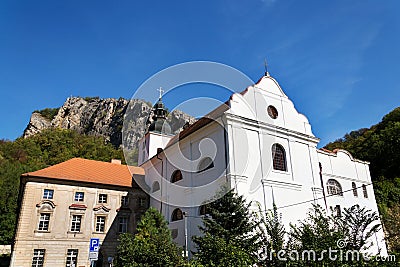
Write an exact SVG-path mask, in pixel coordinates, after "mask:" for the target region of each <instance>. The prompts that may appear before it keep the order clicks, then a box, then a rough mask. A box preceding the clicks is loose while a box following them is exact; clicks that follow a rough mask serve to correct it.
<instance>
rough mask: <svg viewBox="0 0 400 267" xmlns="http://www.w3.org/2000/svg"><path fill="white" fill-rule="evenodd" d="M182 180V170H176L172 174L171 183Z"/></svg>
mask: <svg viewBox="0 0 400 267" xmlns="http://www.w3.org/2000/svg"><path fill="white" fill-rule="evenodd" d="M180 180H182V172H181V171H180V170H176V171H174V172H173V173H172V175H171V183H175V182H178V181H180Z"/></svg>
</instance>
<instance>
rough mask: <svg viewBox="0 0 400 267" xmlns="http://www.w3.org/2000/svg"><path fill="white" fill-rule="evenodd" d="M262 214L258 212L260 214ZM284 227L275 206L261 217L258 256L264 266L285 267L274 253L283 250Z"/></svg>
mask: <svg viewBox="0 0 400 267" xmlns="http://www.w3.org/2000/svg"><path fill="white" fill-rule="evenodd" d="M263 213H264V212H263V211H261V210H260V214H263ZM285 234H286V231H285V227H284V226H283V224H282V221H281V218H280V216H279V214H278V210H277V207H276V205H275V204H274V205H273V210H272V211H267V212H266V213H265V216H262V217H261V223H260V231H259V236H261V244H262V247H261V249H260V253H261V255H259V258H260V261H261V263H262V264H263V265H265V266H285V265H286V263H285V262H283V261H280V260H279V259H277V257H276V252H277V251H280V250H282V249H284V248H285Z"/></svg>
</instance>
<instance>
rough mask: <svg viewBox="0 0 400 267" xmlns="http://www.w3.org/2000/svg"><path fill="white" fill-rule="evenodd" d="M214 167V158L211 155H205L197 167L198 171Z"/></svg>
mask: <svg viewBox="0 0 400 267" xmlns="http://www.w3.org/2000/svg"><path fill="white" fill-rule="evenodd" d="M213 167H214V162H213V160H212V159H211V158H210V157H205V158H204V159H202V160H201V161H200V163H199V166H198V167H197V172H203V171H205V170H208V169H211V168H213Z"/></svg>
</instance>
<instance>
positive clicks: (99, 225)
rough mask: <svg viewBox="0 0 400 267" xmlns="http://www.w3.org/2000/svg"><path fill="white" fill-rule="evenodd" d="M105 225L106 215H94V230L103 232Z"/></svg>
mask: <svg viewBox="0 0 400 267" xmlns="http://www.w3.org/2000/svg"><path fill="white" fill-rule="evenodd" d="M105 226H106V217H105V216H97V217H96V232H99V233H104V229H105Z"/></svg>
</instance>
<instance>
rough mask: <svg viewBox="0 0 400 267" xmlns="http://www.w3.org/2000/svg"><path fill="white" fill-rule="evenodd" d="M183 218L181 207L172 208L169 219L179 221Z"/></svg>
mask: <svg viewBox="0 0 400 267" xmlns="http://www.w3.org/2000/svg"><path fill="white" fill-rule="evenodd" d="M182 219H183V212H182V210H181V209H179V208H178V209H174V211H173V212H172V218H171V221H172V222H175V221H180V220H182Z"/></svg>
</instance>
